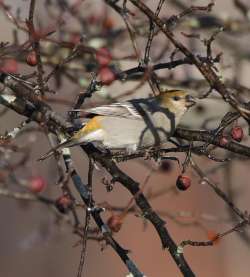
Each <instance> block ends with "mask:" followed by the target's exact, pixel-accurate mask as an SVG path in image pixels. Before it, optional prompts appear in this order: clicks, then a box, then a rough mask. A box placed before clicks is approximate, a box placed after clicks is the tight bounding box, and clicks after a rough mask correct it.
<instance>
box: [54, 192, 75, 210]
mask: <svg viewBox="0 0 250 277" xmlns="http://www.w3.org/2000/svg"><path fill="white" fill-rule="evenodd" d="M72 204H73V202H72V200H71V198H70V197H69V196H68V195H62V196H60V197H59V198H57V200H56V207H57V209H58V210H59V211H60V212H61V213H63V214H66V213H67V212H68V211H69V210H70V209H71V207H72Z"/></svg>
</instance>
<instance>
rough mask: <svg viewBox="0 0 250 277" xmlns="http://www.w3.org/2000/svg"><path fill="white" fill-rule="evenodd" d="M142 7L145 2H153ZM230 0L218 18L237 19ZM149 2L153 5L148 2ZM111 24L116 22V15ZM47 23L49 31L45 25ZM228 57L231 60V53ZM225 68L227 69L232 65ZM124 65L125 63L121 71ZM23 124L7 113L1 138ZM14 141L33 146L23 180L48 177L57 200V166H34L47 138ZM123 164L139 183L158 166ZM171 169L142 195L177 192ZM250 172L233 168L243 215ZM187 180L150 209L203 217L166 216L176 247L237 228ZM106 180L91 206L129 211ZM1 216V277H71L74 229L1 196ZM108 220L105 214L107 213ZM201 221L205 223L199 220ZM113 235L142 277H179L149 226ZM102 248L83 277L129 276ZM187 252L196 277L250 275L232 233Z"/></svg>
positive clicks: (220, 4) (91, 252)
mask: <svg viewBox="0 0 250 277" xmlns="http://www.w3.org/2000/svg"><path fill="white" fill-rule="evenodd" d="M37 2H39V6H40V9H38V8H37V9H36V12H37V13H38V17H39V18H40V19H41V18H42V19H43V20H44V19H45V17H44V10H43V8H42V6H43V5H42V1H37ZM86 2H87V1H86ZM95 2H97V4H98V7H99V9H101V7H100V6H101V5H102V4H101V3H102V1H101V0H100V1H95ZM147 2H148V3H149V2H150V1H147ZM151 2H154V1H151ZM156 2H157V1H156ZM185 2H186V3H188V4H200V3H203V4H204V2H205V1H185ZM231 2H232V1H229V0H224V1H223V0H220V1H216V6H215V8H214V12H215V13H216V14H220V15H223V16H224V15H225V16H230V17H239V13H238V12H237V11H236V10H235V9H234V8H233V5H232V3H231ZM5 3H8V4H10V5H11V6H12V7H13V11H15V8H16V7H18V6H19V7H21V11H22V12H21V16H22V17H24V18H25V17H27V10H28V9H27V7H28V4H29V1H14V0H12V1H5ZM151 4H152V5H153V3H151ZM166 5H167V4H166ZM165 9H166V8H165ZM167 14H168V15H170V14H171V13H170V12H169V11H168V12H167ZM111 15H113V13H111ZM113 16H114V15H113ZM114 18H115V19H117V17H116V16H114ZM48 23H49V22H48ZM44 24H45V25H46V23H45V22H44ZM72 24H73V23H72ZM71 27H72V26H71ZM0 28H1V29H0V30H1V41H12V30H13V25H11V24H10V22H9V21H7V20H6V17H5V16H4V15H3V13H2V12H0ZM204 35H205V34H204ZM222 39H223V38H222ZM231 39H232V37H231ZM233 40H234V42H236V43H238V41H239V44H241V45H242V49H243V50H242V51H248V42H249V40H247V37H246V36H245V37H238V38H234V39H233ZM225 56H226V54H225ZM228 56H229V57H230V54H228ZM228 56H226V57H225V59H227V57H228ZM225 62H228V63H229V64H230V59H229V60H226V61H225ZM126 66H127V65H124V67H125V68H126ZM248 67H249V64H248V63H247V62H245V63H243V64H242V68H241V72H242V74H241V75H240V81H241V82H242V83H243V84H244V85H249V82H250V80H249V78H247V77H248V74H249V70H248ZM127 68H128V67H127ZM189 69H190V68H189ZM192 73H193V74H197V72H196V71H195V70H193V69H192V70H191V69H190V73H189V74H192ZM180 74H181V73H180ZM227 74H228V76H230V70H228V72H226V73H225V74H224V75H225V76H226V75H227ZM119 86H120V84H116V83H115V84H114V85H112V86H111V87H108V89H110V90H112V91H113V92H115V91H116V90H117V89H118V88H119ZM60 93H63V97H66V98H67V99H69V100H71V101H73V100H74V99H75V97H76V95H77V91H75V92H74V93H75V94H73V89H72V88H71V87H70V84H66V86H64V87H63V88H62V89H61V91H60ZM59 95H60V94H59ZM216 103H217V101H216ZM205 105H206V103H205ZM207 105H208V106H207V109H208V114H209V112H211V109H212V107H216V109H214V108H213V113H215V112H217V113H218V114H220V113H221V111H222V109H223V111H224V110H227V107H225V106H224V104H223V103H222V104H221V106H220V105H219V106H218V107H217V106H214V103H212V104H211V105H209V104H207ZM55 108H56V109H57V111H60V112H62V113H64V112H66V111H67V107H62V106H59V105H58V106H55ZM206 116H207V114H206V113H205V114H203V117H202V119H201V116H200V115H197V114H195V111H193V113H192V114H191V115H189V119H188V120H187V121H188V122H189V123H190V120H193V121H192V122H193V123H192V124H194V125H195V127H197V126H199V124H200V122H199V120H201V121H203V120H205V118H206ZM20 121H21V119H20V117H19V116H17V115H16V114H14V113H13V112H8V113H7V114H6V115H5V116H4V117H2V118H1V119H0V131H1V133H3V132H4V131H6V130H11V128H13V127H15V126H16V125H17V124H18V123H20ZM17 142H18V143H20V144H21V145H26V144H30V145H32V159H31V161H30V162H29V163H28V165H27V167H26V171H22V172H20V176H23V177H26V176H28V175H30V174H31V171H32V174H40V175H43V176H46V177H47V179H48V180H49V186H48V188H47V190H46V194H47V195H49V196H51V197H57V196H58V194H59V192H58V188H56V187H55V186H53V184H54V182H55V180H56V177H57V176H55V172H56V168H55V165H54V163H53V158H52V159H49V160H46V161H45V162H43V163H38V162H36V159H37V158H38V157H39V156H40V155H41V154H43V153H44V152H46V151H47V149H48V148H49V144H48V141H47V139H46V137H45V136H44V135H42V134H41V133H36V134H35V137H34V138H30V137H29V138H27V137H25V136H20V137H19V138H18V139H17ZM37 142H39V145H37ZM246 143H247V142H246ZM72 152H73V157H74V161H75V164H76V166H77V169H78V170H79V172H80V173H81V176H82V178H83V179H84V180H85V181H86V173H87V162H86V159H85V157H83V155H82V154H79V152H80V150H79V149H78V148H77V147H76V148H74V149H73V150H72ZM179 157H180V158H181V160H183V159H184V156H182V155H179ZM200 163H201V164H202V165H203V168H204V169H208V168H210V167H212V166H214V163H213V162H211V161H208V160H207V159H200ZM120 166H121V167H122V169H124V170H125V172H126V173H128V174H129V175H130V176H131V177H133V178H134V179H135V180H137V181H139V182H142V183H143V181H144V179H145V177H146V175H147V174H148V172H149V171H150V169H151V168H152V167H153V168H157V165H156V164H155V163H153V162H149V161H146V162H144V161H130V162H128V163H122V164H120ZM171 167H172V170H170V171H169V172H160V171H157V172H156V173H154V174H153V175H152V176H151V178H150V181H149V183H148V184H147V187H146V191H148V190H149V189H151V190H152V191H157V190H158V189H160V188H163V187H171V186H175V180H176V177H177V175H179V173H180V170H179V167H178V165H177V163H174V162H171ZM248 167H249V162H248V161H244V162H241V161H235V162H234V163H233V174H232V175H233V176H232V184H233V190H235V191H237V197H236V203H237V205H238V206H239V207H240V208H241V209H242V210H244V209H246V210H249V199H248V198H249V193H250V189H249V186H248V180H249V177H250V173H249V170H248ZM189 174H190V176H192V187H191V188H190V189H189V190H188V191H186V192H184V193H181V192H178V191H177V190H175V189H174V190H172V192H170V193H168V194H165V195H163V196H162V197H158V198H157V199H155V200H152V201H151V204H152V206H153V208H154V209H156V210H159V211H162V212H167V213H169V214H170V215H174V214H175V213H178V212H182V213H185V212H187V213H192V214H194V215H195V217H196V218H199V217H203V219H200V220H198V221H199V224H195V223H194V224H187V226H183V225H180V224H177V223H176V222H175V220H172V219H171V218H169V217H165V220H166V223H167V227H168V230H169V232H170V234H171V235H172V237H173V238H174V240H175V241H176V242H177V243H180V242H181V241H182V240H186V239H191V240H198V241H199V240H207V239H208V233H209V232H211V230H212V231H214V232H223V231H225V230H227V229H229V228H230V227H232V226H233V224H234V222H233V221H230V222H229V221H228V220H227V219H230V216H229V213H228V209H227V208H226V206H225V204H224V203H223V202H222V201H221V200H220V199H218V197H217V196H216V195H215V194H214V193H213V192H212V191H211V189H210V188H209V187H207V186H204V185H201V184H199V182H198V181H199V180H198V178H197V177H196V176H193V175H192V173H191V172H189ZM103 176H107V173H104V172H103V171H102V170H99V171H98V170H96V171H95V179H94V196H95V199H96V202H97V203H101V202H103V201H107V202H109V203H111V204H113V205H118V206H123V205H124V206H126V204H127V203H128V201H129V200H130V195H129V194H128V192H127V191H126V190H125V189H123V188H122V187H121V186H120V185H119V184H116V185H115V186H114V190H113V191H112V192H111V193H107V192H106V191H105V188H104V186H103V184H101V183H100V180H101V178H102V177H103ZM213 179H214V180H215V181H216V182H219V184H220V187H221V188H222V189H224V190H225V191H227V183H226V182H225V178H224V176H223V175H222V174H216V175H215V176H213ZM80 212H81V211H80ZM0 216H1V227H0V246H1V247H0V276H4V277H16V276H19V277H24V276H26V277H29V276H35V277H44V276H47V277H50V276H60V277H64V276H65V277H66V276H76V273H77V268H78V264H79V259H80V250H81V247H79V246H78V247H73V246H74V245H75V244H76V242H77V241H78V240H79V239H78V237H76V236H75V235H74V234H72V229H71V227H70V226H68V225H67V223H66V222H64V221H62V222H60V224H56V222H55V221H56V220H55V216H54V214H53V213H52V212H51V210H50V209H49V208H48V207H46V206H45V205H42V204H39V203H24V202H17V201H15V200H12V199H7V198H4V197H1V198H0ZM106 216H107V217H108V216H109V213H108V212H107V214H106ZM204 218H207V219H208V220H204ZM176 219H178V220H180V221H181V222H184V223H191V222H192V221H194V218H188V217H185V216H184V217H177V218H176ZM224 219H225V221H224ZM115 237H116V239H117V240H118V241H119V242H120V243H121V245H122V246H124V248H126V249H129V250H131V253H130V256H131V258H132V259H133V260H134V261H135V262H136V263H137V265H138V267H139V268H140V269H141V270H142V271H143V272H144V273H145V274H146V276H147V277H163V276H181V274H180V272H179V271H178V269H177V268H176V265H175V263H174V262H173V261H172V258H171V257H170V255H169V254H168V253H166V251H165V250H162V248H161V244H160V241H159V238H158V236H157V235H156V232H155V230H154V229H153V228H152V226H151V225H150V224H147V225H144V224H143V221H142V219H141V218H140V217H136V216H134V215H128V216H127V218H126V220H125V222H124V224H123V227H122V229H121V231H120V232H119V233H117V234H115ZM100 249H101V246H100V244H98V243H97V242H95V241H88V245H87V261H86V265H85V267H84V274H83V276H86V277H99V276H112V277H120V276H126V274H128V272H127V270H126V268H125V266H124V265H123V264H122V263H121V261H120V259H119V258H118V257H117V256H116V254H115V253H114V252H113V251H112V250H111V248H110V247H107V248H106V249H105V250H104V251H102V252H101V250H100ZM184 253H185V257H186V259H187V261H188V262H189V264H190V266H191V268H192V269H193V271H194V272H195V273H196V275H197V276H202V277H208V276H214V277H217V276H218V277H223V276H225V277H235V276H242V277H244V276H249V274H250V273H249V264H248V261H249V257H250V247H249V245H248V244H247V243H246V242H244V241H243V240H242V239H240V237H239V236H238V235H237V234H236V233H233V234H232V235H229V236H227V237H225V238H224V239H223V240H221V241H220V242H219V243H218V244H216V245H215V246H213V247H186V248H185V252H184Z"/></svg>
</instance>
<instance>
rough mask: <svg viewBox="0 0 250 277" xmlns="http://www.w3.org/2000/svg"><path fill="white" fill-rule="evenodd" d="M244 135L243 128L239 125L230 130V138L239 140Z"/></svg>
mask: <svg viewBox="0 0 250 277" xmlns="http://www.w3.org/2000/svg"><path fill="white" fill-rule="evenodd" d="M243 136H244V132H243V129H242V128H241V127H240V126H235V127H233V128H232V130H231V137H232V139H234V140H236V141H238V142H241V141H242V138H243Z"/></svg>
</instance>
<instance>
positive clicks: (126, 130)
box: [39, 89, 195, 160]
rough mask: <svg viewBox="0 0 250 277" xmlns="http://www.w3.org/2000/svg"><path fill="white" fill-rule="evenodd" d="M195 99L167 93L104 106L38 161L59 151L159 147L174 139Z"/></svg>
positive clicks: (178, 92) (88, 113)
mask: <svg viewBox="0 0 250 277" xmlns="http://www.w3.org/2000/svg"><path fill="white" fill-rule="evenodd" d="M194 104H195V98H193V97H192V96H191V95H189V94H187V93H186V91H184V90H176V89H175V90H164V91H161V92H160V93H159V95H157V96H152V97H148V98H138V99H132V100H128V101H124V102H120V103H112V104H109V105H102V106H98V107H93V108H90V109H86V110H75V111H78V112H79V111H81V112H83V113H84V114H85V115H86V117H90V119H89V120H88V121H87V123H86V124H85V125H84V126H83V127H82V128H81V129H80V130H78V131H77V132H75V133H74V134H73V135H72V136H71V137H70V138H69V139H67V140H66V141H64V142H62V143H60V144H58V145H57V146H56V147H54V148H52V149H51V150H49V151H48V152H47V153H46V154H45V155H43V156H42V157H41V158H40V159H39V160H44V159H46V158H48V157H49V156H51V155H53V153H55V152H56V151H57V150H60V149H62V148H68V147H72V146H75V145H81V144H87V143H94V144H96V145H97V146H98V147H100V148H104V149H108V150H110V151H125V152H126V153H129V154H131V153H134V152H136V151H137V150H141V149H145V148H146V149H147V148H152V147H155V146H160V145H162V144H164V143H165V142H167V141H168V140H169V138H170V137H171V136H172V135H173V133H174V131H175V129H176V127H177V126H178V124H179V122H180V120H181V118H182V117H183V115H184V114H185V112H186V111H187V110H188V108H190V107H191V106H193V105H194Z"/></svg>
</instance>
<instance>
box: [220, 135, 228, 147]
mask: <svg viewBox="0 0 250 277" xmlns="http://www.w3.org/2000/svg"><path fill="white" fill-rule="evenodd" d="M227 144H228V139H227V138H226V137H224V136H223V137H221V138H220V145H221V146H225V145H227Z"/></svg>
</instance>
